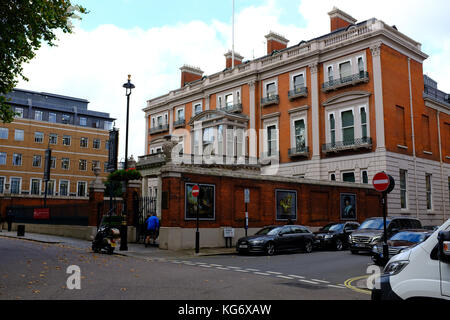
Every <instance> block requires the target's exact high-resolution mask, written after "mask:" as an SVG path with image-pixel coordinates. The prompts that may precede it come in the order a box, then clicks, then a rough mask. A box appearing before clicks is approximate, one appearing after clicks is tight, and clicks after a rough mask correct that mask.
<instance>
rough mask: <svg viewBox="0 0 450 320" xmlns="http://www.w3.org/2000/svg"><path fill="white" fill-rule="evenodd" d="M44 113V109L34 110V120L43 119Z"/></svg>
mask: <svg viewBox="0 0 450 320" xmlns="http://www.w3.org/2000/svg"><path fill="white" fill-rule="evenodd" d="M43 114H44V113H43V112H42V111H39V110H35V111H34V120H38V121H42V115H43Z"/></svg>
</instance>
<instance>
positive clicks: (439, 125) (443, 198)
mask: <svg viewBox="0 0 450 320" xmlns="http://www.w3.org/2000/svg"><path fill="white" fill-rule="evenodd" d="M440 114H441V112H440V111H439V110H438V111H437V128H438V142H439V162H440V164H441V191H442V204H443V205H444V215H443V219H442V223H444V222H445V221H446V218H445V216H446V211H447V210H446V206H445V192H444V186H445V184H444V163H443V161H442V144H441V122H440V118H439V116H440Z"/></svg>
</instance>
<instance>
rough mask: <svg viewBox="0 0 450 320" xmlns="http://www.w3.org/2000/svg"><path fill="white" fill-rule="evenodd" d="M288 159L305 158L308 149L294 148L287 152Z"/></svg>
mask: <svg viewBox="0 0 450 320" xmlns="http://www.w3.org/2000/svg"><path fill="white" fill-rule="evenodd" d="M288 154H289V157H307V156H308V155H309V147H306V146H304V147H295V148H291V149H289V150H288Z"/></svg>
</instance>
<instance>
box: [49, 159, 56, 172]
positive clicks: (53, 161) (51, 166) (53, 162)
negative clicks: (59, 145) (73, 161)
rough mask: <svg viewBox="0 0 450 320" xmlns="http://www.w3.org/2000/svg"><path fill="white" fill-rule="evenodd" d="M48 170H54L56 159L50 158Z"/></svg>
mask: <svg viewBox="0 0 450 320" xmlns="http://www.w3.org/2000/svg"><path fill="white" fill-rule="evenodd" d="M50 168H51V169H56V157H51V158H50Z"/></svg>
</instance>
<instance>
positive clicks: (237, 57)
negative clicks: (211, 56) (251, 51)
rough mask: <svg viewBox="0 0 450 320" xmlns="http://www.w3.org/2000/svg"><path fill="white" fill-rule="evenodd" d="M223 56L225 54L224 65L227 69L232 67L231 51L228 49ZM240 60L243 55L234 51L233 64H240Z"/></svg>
mask: <svg viewBox="0 0 450 320" xmlns="http://www.w3.org/2000/svg"><path fill="white" fill-rule="evenodd" d="M224 56H225V59H226V60H225V62H226V63H225V67H226V68H227V69H228V68H231V67H232V65H233V63H232V62H233V57H232V56H233V53H232V52H231V51H228V52H227V53H225V54H224ZM242 60H244V57H243V56H241V55H240V54H239V53H237V52H235V53H234V66H237V65H240V64H242Z"/></svg>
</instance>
